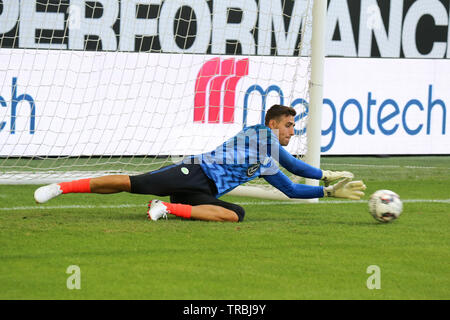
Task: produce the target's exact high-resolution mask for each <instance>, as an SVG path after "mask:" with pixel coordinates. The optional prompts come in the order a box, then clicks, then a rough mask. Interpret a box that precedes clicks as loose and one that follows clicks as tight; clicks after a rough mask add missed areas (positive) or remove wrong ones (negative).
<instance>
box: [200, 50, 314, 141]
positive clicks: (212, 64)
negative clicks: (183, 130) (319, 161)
mask: <svg viewBox="0 0 450 320" xmlns="http://www.w3.org/2000/svg"><path fill="white" fill-rule="evenodd" d="M249 68H250V60H249V58H245V59H240V60H236V59H234V58H229V59H221V58H213V59H210V60H208V61H206V62H205V63H204V64H203V66H202V67H201V68H200V71H199V72H198V74H197V79H196V82H195V97H194V122H195V123H205V122H208V123H217V124H218V123H224V124H227V123H228V124H230V123H234V121H235V117H234V116H235V104H236V87H237V84H238V82H239V80H240V79H241V78H242V77H244V76H247V75H248V74H249ZM271 92H273V93H275V94H276V95H277V96H278V98H279V104H281V105H284V100H285V97H284V93H283V90H282V89H281V88H280V87H279V86H278V85H276V84H272V85H270V86H268V87H267V88H266V89H264V88H263V87H261V86H260V85H259V84H253V85H251V86H249V87H248V89H247V90H246V91H245V94H244V101H243V115H242V127H243V128H246V127H247V120H248V109H249V99H250V96H251V95H252V94H255V93H256V94H259V96H260V97H261V118H260V119H261V121H260V123H261V124H264V117H265V112H266V102H267V97H268V95H269V93H271ZM297 105H303V108H304V111H303V112H301V113H299V114H298V115H297V116H296V117H295V122H296V123H297V122H299V121H300V120H301V119H303V118H304V117H306V116H307V115H308V108H309V104H308V102H307V101H306V100H305V99H303V98H297V99H295V100H294V101H292V103H291V104H290V106H291V107H296V106H297ZM221 111H222V112H221ZM305 132H306V128H303V129H301V130H297V129H296V130H295V134H296V135H302V134H304V133H305Z"/></svg>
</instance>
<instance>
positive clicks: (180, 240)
mask: <svg viewBox="0 0 450 320" xmlns="http://www.w3.org/2000/svg"><path fill="white" fill-rule="evenodd" d="M322 167H323V168H326V169H330V170H349V171H352V172H354V173H355V176H356V178H357V179H363V180H364V182H365V183H366V185H367V186H368V189H367V192H366V196H365V197H364V201H354V202H351V201H337V200H332V201H330V200H321V201H320V203H318V204H294V203H288V202H277V201H275V202H273V201H263V200H260V199H251V198H240V197H224V199H226V200H227V201H235V202H237V203H240V204H242V205H243V206H244V207H245V209H246V219H245V221H244V222H243V223H238V224H234V223H212V222H201V221H188V220H182V219H179V218H174V217H170V218H169V219H168V220H167V221H166V220H161V221H157V222H151V221H148V220H147V219H146V204H147V201H148V200H150V199H151V198H152V197H150V196H142V195H130V194H117V195H107V196H105V195H86V194H84V195H66V196H62V197H59V198H56V199H54V200H52V201H50V202H49V203H47V204H45V205H40V206H38V205H36V204H35V203H34V201H33V191H34V189H35V188H36V187H37V186H32V185H22V186H20V185H18V186H14V185H1V186H0V203H1V205H0V299H157V300H159V299H171V300H172V299H181V300H185V299H194V300H197V299H218V300H222V299H233V300H240V299H275V300H278V299H283V300H284V299H295V300H297V299H448V298H450V255H449V253H450V237H449V235H450V200H449V199H450V187H449V186H450V157H388V158H375V157H363V158H358V157H324V158H322ZM378 189H391V190H394V191H396V192H397V193H399V194H400V196H401V198H402V200H404V212H403V214H402V215H401V216H400V218H399V219H398V220H396V221H394V222H392V223H388V224H382V223H378V222H376V221H375V220H374V219H373V218H372V217H371V216H370V215H369V213H368V207H367V200H368V198H369V195H370V194H371V193H372V192H374V191H376V190H378ZM71 265H76V266H78V267H79V271H80V273H79V276H80V277H79V278H78V279H79V283H80V285H81V287H80V289H68V287H67V280H68V278H69V277H71V274H68V273H66V271H67V268H68V267H69V266H71ZM373 265H375V266H378V267H379V270H380V273H379V274H378V276H379V277H378V279H379V284H380V289H369V288H368V287H367V281H368V279H369V277H371V276H372V275H374V274H372V273H371V272H369V273H368V272H367V268H368V267H369V266H373Z"/></svg>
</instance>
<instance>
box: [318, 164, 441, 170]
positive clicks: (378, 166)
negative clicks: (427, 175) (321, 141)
mask: <svg viewBox="0 0 450 320" xmlns="http://www.w3.org/2000/svg"><path fill="white" fill-rule="evenodd" d="M327 166H334V167H336V166H338V167H339V166H346V167H368V168H372V167H374V168H408V169H443V170H450V168H446V167H424V166H400V165H395V164H387V165H378V164H356V163H353V164H352V163H326V162H323V163H322V167H327Z"/></svg>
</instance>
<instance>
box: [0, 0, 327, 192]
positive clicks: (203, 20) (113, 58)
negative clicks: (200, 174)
mask: <svg viewBox="0 0 450 320" xmlns="http://www.w3.org/2000/svg"><path fill="white" fill-rule="evenodd" d="M326 7H327V1H326V0H315V1H313V0H200V1H194V0H128V1H124V0H95V1H87V0H59V1H54V0H20V1H18V0H2V1H0V184H44V183H51V182H59V181H68V180H73V179H79V178H85V177H95V176H100V175H105V174H113V173H114V174H116V173H123V174H136V173H141V172H147V171H150V170H154V169H159V168H161V167H163V166H166V165H169V164H171V163H173V162H174V161H176V160H179V158H180V156H185V155H191V154H197V153H201V152H206V151H210V150H212V149H214V148H215V147H216V146H217V145H219V144H221V143H222V142H223V141H225V140H226V139H228V138H229V137H231V136H233V135H234V134H236V133H237V132H239V131H240V130H241V129H242V128H243V127H245V126H250V125H253V124H258V123H261V122H263V121H264V119H263V117H264V114H265V111H266V110H267V109H268V108H269V107H270V106H271V105H272V104H284V105H290V106H293V107H294V108H295V109H296V110H297V116H296V126H295V129H296V135H295V136H294V137H293V138H292V139H291V143H290V144H289V146H288V147H287V149H288V151H289V152H290V153H291V154H294V155H295V156H298V157H301V158H302V159H304V160H305V161H306V162H308V163H310V164H312V165H315V166H318V167H319V166H320V137H321V108H322V88H323V60H324V26H325V23H326ZM293 178H294V177H293ZM257 180H263V179H257ZM306 183H308V184H314V183H316V181H314V182H313V181H307V182H306ZM265 188H266V186H264V185H263V184H262V183H261V182H259V183H251V184H249V185H246V186H244V187H242V188H241V187H240V188H237V189H236V190H235V191H234V192H233V193H234V194H239V195H250V196H257V197H263V198H268V199H287V197H285V196H284V195H283V194H281V193H278V192H277V191H274V190H271V189H265Z"/></svg>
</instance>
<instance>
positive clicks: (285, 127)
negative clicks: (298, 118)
mask: <svg viewBox="0 0 450 320" xmlns="http://www.w3.org/2000/svg"><path fill="white" fill-rule="evenodd" d="M294 125H295V123H294V116H281V117H279V118H278V119H276V120H275V119H274V120H270V123H269V127H270V128H271V129H272V130H273V131H274V132H275V134H276V135H277V136H278V140H279V141H280V144H281V145H282V146H284V147H285V146H287V145H288V144H289V141H290V140H291V137H292V136H293V135H294Z"/></svg>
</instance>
